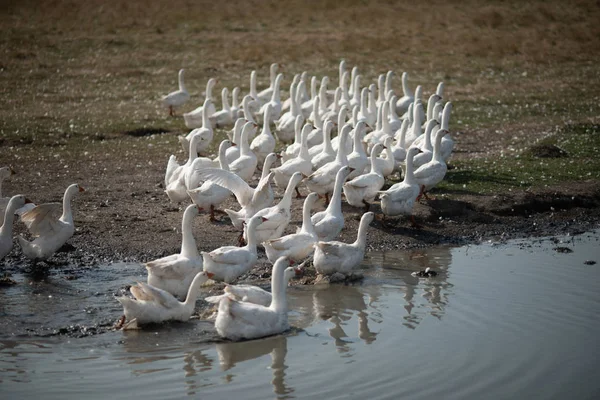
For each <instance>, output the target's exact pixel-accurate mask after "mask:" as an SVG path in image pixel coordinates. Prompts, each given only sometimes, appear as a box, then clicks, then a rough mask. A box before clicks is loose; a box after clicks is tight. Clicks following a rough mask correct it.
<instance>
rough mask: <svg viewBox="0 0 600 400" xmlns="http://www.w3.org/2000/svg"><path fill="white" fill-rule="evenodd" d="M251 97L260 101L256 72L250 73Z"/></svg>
mask: <svg viewBox="0 0 600 400" xmlns="http://www.w3.org/2000/svg"><path fill="white" fill-rule="evenodd" d="M250 96H252V98H253V99H258V92H257V91H256V71H252V72H251V73H250Z"/></svg>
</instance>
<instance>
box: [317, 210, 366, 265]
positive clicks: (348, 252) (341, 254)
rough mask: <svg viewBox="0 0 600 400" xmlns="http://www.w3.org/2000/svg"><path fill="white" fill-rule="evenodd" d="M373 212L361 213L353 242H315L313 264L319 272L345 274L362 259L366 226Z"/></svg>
mask: <svg viewBox="0 0 600 400" xmlns="http://www.w3.org/2000/svg"><path fill="white" fill-rule="evenodd" d="M374 216H375V214H373V213H372V212H368V213H365V214H363V216H362V218H361V219H360V224H359V226H358V235H357V237H356V241H355V242H354V243H350V244H348V243H343V242H326V241H320V242H317V243H316V244H315V255H314V258H313V265H314V266H315V269H316V270H317V272H318V273H319V274H322V275H331V274H334V273H336V272H339V273H341V274H344V275H347V274H349V273H350V272H352V270H353V269H354V268H356V267H357V266H358V265H360V263H361V262H362V261H363V259H364V257H365V247H366V245H367V228H368V227H369V224H370V223H371V222H372V221H373V218H374Z"/></svg>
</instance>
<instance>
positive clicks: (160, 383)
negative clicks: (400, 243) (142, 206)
mask: <svg viewBox="0 0 600 400" xmlns="http://www.w3.org/2000/svg"><path fill="white" fill-rule="evenodd" d="M599 240H600V232H594V233H590V234H584V235H580V236H577V237H575V238H562V241H563V243H556V242H555V241H552V240H549V239H545V240H525V241H516V242H510V243H506V244H491V243H488V244H483V245H478V246H468V247H462V248H448V247H444V248H436V249H427V250H421V251H413V252H387V253H375V254H369V255H368V257H367V259H366V260H365V269H364V272H365V275H366V277H365V280H364V281H363V282H362V283H361V284H357V285H348V286H344V285H331V286H327V285H320V286H314V287H306V286H304V287H291V288H289V289H288V294H289V297H290V308H291V311H290V320H291V324H292V325H293V326H295V327H296V328H295V329H294V330H292V331H291V332H289V333H287V334H286V335H280V336H276V337H271V338H266V339H262V340H256V341H250V342H242V343H230V342H218V341H215V339H216V335H215V333H214V328H213V327H212V325H211V324H210V323H209V322H204V321H197V320H196V321H192V322H190V323H185V324H184V323H178V324H172V325H167V326H164V327H156V328H155V329H151V330H148V331H140V332H137V331H136V332H131V331H130V332H109V333H105V334H101V335H94V336H89V337H83V338H68V337H65V336H54V337H48V338H41V337H26V336H24V335H23V333H24V332H27V329H33V328H35V321H36V320H37V321H39V322H38V323H40V324H43V325H44V326H46V327H47V332H49V333H51V332H53V330H54V328H53V326H54V327H55V326H58V325H56V324H55V323H56V321H57V319H58V320H60V319H63V318H65V319H66V318H71V320H72V323H73V324H80V325H82V326H89V325H91V324H94V323H95V324H98V323H103V322H105V321H106V323H109V322H113V321H114V319H115V318H116V317H117V316H118V315H120V312H121V309H120V306H119V304H118V303H117V302H116V301H115V300H114V299H113V298H112V293H117V292H118V291H119V289H120V288H122V287H123V285H125V284H128V283H131V282H133V281H134V280H138V279H143V270H142V269H140V267H139V266H137V265H127V264H121V265H112V266H106V267H104V268H102V269H101V272H98V273H93V272H92V271H90V274H89V276H82V277H81V278H80V279H78V280H74V281H64V280H63V281H53V280H52V278H49V282H30V281H28V279H27V276H25V275H24V276H19V277H16V278H17V280H18V281H21V282H23V283H21V284H19V285H17V286H14V287H10V288H2V289H0V312H1V315H2V320H3V324H2V328H0V329H1V331H0V338H1V339H0V386H1V387H2V393H3V394H4V393H6V394H11V395H14V398H17V396H18V397H19V398H24V397H31V396H32V395H33V394H39V393H43V394H44V398H64V397H65V396H66V397H74V396H84V395H85V396H86V397H87V398H104V397H105V396H106V395H111V394H118V396H119V397H125V396H136V397H138V396H139V397H141V396H143V397H144V398H148V399H153V398H156V399H164V398H181V397H184V396H194V397H202V398H235V397H237V398H243V399H264V398H273V397H279V398H316V397H318V398H334V399H335V398H382V399H383V398H400V397H408V398H417V399H420V398H422V399H431V398H434V397H438V398H444V399H465V398H477V399H480V398H486V399H490V398H491V399H505V398H510V397H516V398H543V399H549V398H556V399H562V398H577V399H586V398H590V399H591V398H596V396H597V395H598V393H600V381H599V380H598V379H597V378H598V376H599V375H598V372H597V371H598V367H600V363H599V362H598V357H597V354H598V353H597V350H596V348H597V346H596V345H597V343H598V339H597V332H598V330H599V328H600V319H599V318H598V311H599V310H600V307H599V306H600V293H599V292H598V286H597V284H598V282H600V264H596V265H586V264H585V263H584V261H586V260H595V261H600V259H599V258H600V252H599V251H598V249H599ZM557 246H566V247H569V248H570V249H572V250H574V252H573V253H559V252H557V251H556V250H553V249H554V248H556V247H557ZM427 266H429V267H432V268H433V269H435V270H436V271H438V272H439V276H438V277H436V278H431V279H423V278H421V279H419V278H415V277H412V276H411V275H410V273H411V272H412V271H416V270H421V269H424V268H425V267H427ZM16 304H20V305H19V307H16ZM65 305H66V306H65ZM16 310H19V312H24V313H26V315H25V316H19V315H16V314H17V311H16ZM24 310H26V312H25V311H24ZM59 310H60V311H59ZM4 321H8V322H9V324H5V323H4ZM15 332H16V333H17V334H18V335H16V336H15V335H13V334H14V333H15Z"/></svg>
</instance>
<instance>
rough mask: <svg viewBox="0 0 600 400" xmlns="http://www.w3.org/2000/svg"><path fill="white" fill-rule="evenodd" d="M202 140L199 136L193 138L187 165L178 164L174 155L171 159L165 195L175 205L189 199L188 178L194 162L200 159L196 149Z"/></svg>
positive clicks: (166, 175)
mask: <svg viewBox="0 0 600 400" xmlns="http://www.w3.org/2000/svg"><path fill="white" fill-rule="evenodd" d="M200 140H202V139H201V137H200V136H199V135H196V136H192V138H191V141H190V145H189V146H190V149H189V156H188V160H187V162H186V163H185V164H183V165H179V164H177V160H176V159H175V156H174V155H171V157H169V162H168V164H167V172H166V173H165V193H166V194H167V196H169V199H170V200H171V201H172V202H174V203H179V202H181V201H185V200H186V199H187V193H186V189H187V188H186V176H187V175H188V174H190V173H191V172H192V166H194V161H195V160H196V159H197V158H198V153H196V151H195V148H196V144H197V143H198V142H199V141H200ZM196 166H197V164H196Z"/></svg>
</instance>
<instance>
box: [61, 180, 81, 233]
mask: <svg viewBox="0 0 600 400" xmlns="http://www.w3.org/2000/svg"><path fill="white" fill-rule="evenodd" d="M77 190H78V188H77V187H75V188H73V187H72V186H69V187H68V188H67V190H66V191H65V195H64V196H63V213H62V215H61V217H60V220H61V221H64V222H67V223H69V224H72V223H73V212H72V211H71V199H72V198H73V194H75V192H76V191H77Z"/></svg>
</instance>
